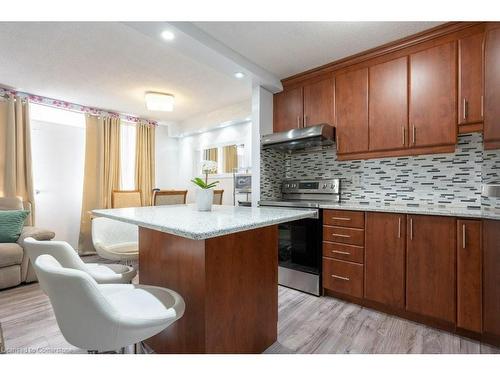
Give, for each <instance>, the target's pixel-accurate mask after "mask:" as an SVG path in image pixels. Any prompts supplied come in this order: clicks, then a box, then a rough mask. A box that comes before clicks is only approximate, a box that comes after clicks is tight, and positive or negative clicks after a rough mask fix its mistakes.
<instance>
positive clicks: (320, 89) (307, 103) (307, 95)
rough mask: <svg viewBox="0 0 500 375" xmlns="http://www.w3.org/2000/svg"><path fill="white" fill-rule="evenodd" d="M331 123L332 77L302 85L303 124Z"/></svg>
mask: <svg viewBox="0 0 500 375" xmlns="http://www.w3.org/2000/svg"><path fill="white" fill-rule="evenodd" d="M318 124H330V125H333V79H332V78H329V79H325V80H323V81H319V82H315V83H310V84H306V85H304V126H311V125H318Z"/></svg>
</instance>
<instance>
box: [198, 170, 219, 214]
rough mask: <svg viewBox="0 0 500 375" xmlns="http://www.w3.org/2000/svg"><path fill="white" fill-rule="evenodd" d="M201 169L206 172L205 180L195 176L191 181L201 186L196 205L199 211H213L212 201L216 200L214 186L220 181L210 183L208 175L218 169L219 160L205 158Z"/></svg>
mask: <svg viewBox="0 0 500 375" xmlns="http://www.w3.org/2000/svg"><path fill="white" fill-rule="evenodd" d="M201 171H202V173H203V174H205V181H203V180H202V179H201V178H199V177H195V178H193V179H192V180H191V182H192V183H194V184H195V185H196V186H198V188H199V189H198V190H197V192H196V206H197V208H198V211H212V203H213V200H214V191H213V190H212V188H214V187H215V186H216V185H217V184H218V183H219V181H214V182H211V183H208V175H209V174H210V173H215V172H216V171H217V162H215V161H212V160H204V161H203V162H202V165H201Z"/></svg>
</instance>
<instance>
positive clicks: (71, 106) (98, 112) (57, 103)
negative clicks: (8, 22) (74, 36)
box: [0, 87, 158, 126]
mask: <svg viewBox="0 0 500 375" xmlns="http://www.w3.org/2000/svg"><path fill="white" fill-rule="evenodd" d="M0 96H2V97H4V98H8V97H12V96H17V97H19V98H21V99H25V100H27V101H29V102H30V103H34V104H41V105H45V106H47V107H53V108H59V109H64V110H67V111H72V112H78V113H83V114H85V115H88V116H102V117H114V118H120V119H122V120H124V121H129V122H144V123H146V124H148V125H151V126H158V122H157V121H154V120H148V119H143V118H140V117H137V116H132V115H127V114H124V113H119V112H112V111H106V110H103V109H99V108H94V107H88V106H84V105H80V104H75V103H70V102H65V101H63V100H57V99H53V98H47V97H45V96H40V95H33V94H29V93H26V92H21V91H16V90H11V89H6V88H3V87H0Z"/></svg>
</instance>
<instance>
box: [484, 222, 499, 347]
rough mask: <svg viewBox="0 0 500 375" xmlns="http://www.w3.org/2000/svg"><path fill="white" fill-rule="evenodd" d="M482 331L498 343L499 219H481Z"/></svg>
mask: <svg viewBox="0 0 500 375" xmlns="http://www.w3.org/2000/svg"><path fill="white" fill-rule="evenodd" d="M483 299H484V301H483V331H484V333H485V334H486V335H489V336H491V337H493V338H494V339H495V341H496V342H498V343H499V344H498V345H500V220H483Z"/></svg>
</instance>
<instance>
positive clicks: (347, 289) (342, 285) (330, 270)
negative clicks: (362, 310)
mask: <svg viewBox="0 0 500 375" xmlns="http://www.w3.org/2000/svg"><path fill="white" fill-rule="evenodd" d="M323 288H325V289H330V290H332V291H334V292H339V293H343V294H347V295H350V296H353V297H357V298H362V297H363V266H362V265H361V264H356V263H351V262H344V261H342V260H336V259H327V258H323Z"/></svg>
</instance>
